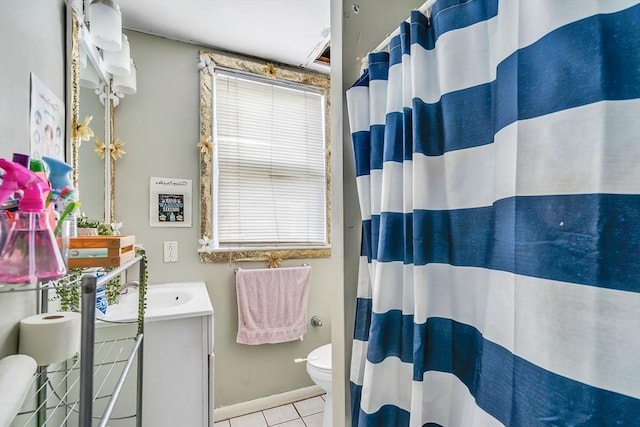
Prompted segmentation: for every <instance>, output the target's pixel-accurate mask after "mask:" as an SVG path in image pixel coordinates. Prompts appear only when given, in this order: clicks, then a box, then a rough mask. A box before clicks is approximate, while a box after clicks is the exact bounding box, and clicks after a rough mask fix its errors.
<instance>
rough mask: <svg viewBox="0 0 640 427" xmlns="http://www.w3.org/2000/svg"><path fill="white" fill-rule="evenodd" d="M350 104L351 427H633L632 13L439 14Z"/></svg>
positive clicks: (505, 0) (376, 64) (377, 64)
mask: <svg viewBox="0 0 640 427" xmlns="http://www.w3.org/2000/svg"><path fill="white" fill-rule="evenodd" d="M431 16H432V18H431V19H427V17H425V16H424V15H423V14H421V13H420V12H418V11H414V12H412V14H411V19H410V22H409V23H402V25H401V27H400V35H399V36H397V37H395V38H394V39H393V40H392V42H391V45H390V52H389V53H374V54H370V56H369V65H368V70H367V71H365V73H364V74H363V76H362V77H361V78H360V79H359V81H358V82H356V83H355V85H354V86H353V87H352V88H351V89H349V90H348V92H347V102H348V109H349V122H350V127H351V132H352V143H353V148H354V154H355V160H356V175H357V177H356V180H357V187H358V192H359V198H360V206H361V214H362V219H363V221H362V233H363V243H362V256H361V264H360V267H361V268H360V278H359V284H358V299H357V310H356V324H355V333H354V344H353V359H352V366H351V392H352V402H353V407H352V410H353V425H354V426H389V427H399V426H430V427H431V426H447V427H453V426H459V427H474V426H482V427H485V426H523V427H532V426H597V427H601V426H640V2H638V1H626V0H600V1H597V0H500V1H498V0H438V1H437V2H436V3H435V5H434V6H433V9H432V11H431Z"/></svg>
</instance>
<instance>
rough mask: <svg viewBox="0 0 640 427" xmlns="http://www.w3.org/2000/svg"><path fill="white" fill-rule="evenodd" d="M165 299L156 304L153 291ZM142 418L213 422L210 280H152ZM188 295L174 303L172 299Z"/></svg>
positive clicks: (161, 422) (165, 425) (159, 425)
mask: <svg viewBox="0 0 640 427" xmlns="http://www.w3.org/2000/svg"><path fill="white" fill-rule="evenodd" d="M154 294H155V295H159V296H160V298H158V299H157V301H163V302H162V305H165V306H166V307H164V308H159V307H158V308H155V307H154V306H153V304H154V298H153V295H154ZM149 297H150V298H149V305H148V311H147V315H146V316H145V337H144V342H145V344H144V345H145V348H144V357H143V359H144V378H143V392H142V395H143V405H142V406H143V410H142V419H143V424H144V425H145V426H153V427H175V426H193V427H200V426H202V427H207V426H211V425H213V417H212V412H213V407H214V406H213V378H214V375H213V357H214V356H213V308H212V306H211V302H210V299H209V294H208V293H207V288H206V285H205V283H204V282H188V283H172V284H161V285H150V286H149ZM180 299H182V300H183V301H186V302H185V303H183V304H180V305H176V306H171V302H173V301H175V302H180Z"/></svg>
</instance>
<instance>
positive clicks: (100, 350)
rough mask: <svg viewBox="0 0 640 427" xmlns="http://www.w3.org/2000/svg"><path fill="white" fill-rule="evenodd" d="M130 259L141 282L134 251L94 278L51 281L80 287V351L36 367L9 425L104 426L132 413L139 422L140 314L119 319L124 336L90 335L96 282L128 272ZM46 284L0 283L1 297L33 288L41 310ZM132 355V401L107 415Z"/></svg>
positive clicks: (142, 264) (139, 261)
mask: <svg viewBox="0 0 640 427" xmlns="http://www.w3.org/2000/svg"><path fill="white" fill-rule="evenodd" d="M134 265H139V274H140V278H141V283H142V282H143V281H142V278H143V277H144V274H145V272H144V269H145V268H146V265H145V262H144V259H143V257H140V256H138V257H136V258H134V259H133V260H131V261H130V262H128V263H126V264H124V265H122V266H121V267H118V268H115V269H113V270H111V271H109V272H108V273H107V274H105V275H104V276H101V277H99V278H96V277H95V276H94V275H84V276H82V277H81V278H79V279H78V280H77V281H74V282H69V283H67V284H65V285H62V286H56V287H57V288H60V287H63V288H74V287H76V288H80V292H81V298H82V307H83V310H82V337H81V350H80V354H78V355H76V356H75V357H73V358H71V359H69V360H67V361H65V362H62V363H57V364H54V365H49V366H41V367H39V368H38V371H37V373H36V374H35V375H34V378H33V380H32V384H31V387H30V389H29V393H28V395H27V397H26V398H25V401H24V405H23V407H22V409H21V411H20V412H19V413H18V415H17V416H16V418H15V420H14V421H13V423H12V424H11V427H34V426H37V427H42V426H65V427H75V426H79V427H92V426H98V427H105V426H106V425H107V423H108V422H109V420H116V419H134V418H135V425H136V426H138V427H140V426H142V359H143V357H142V356H143V355H142V349H143V322H142V319H137V320H134V321H132V322H130V325H131V327H129V328H127V327H126V325H122V326H123V328H124V331H125V334H128V336H126V337H124V338H109V339H100V340H96V339H95V296H96V289H97V287H99V286H100V285H102V284H104V283H107V282H109V281H110V280H112V279H113V278H115V277H116V276H117V275H120V274H122V273H125V272H127V270H128V269H129V268H131V267H133V266H134ZM50 289H52V287H51V283H44V284H38V285H37V286H31V287H14V288H9V289H4V288H3V289H1V290H0V297H1V294H3V293H10V292H24V291H40V292H36V294H37V295H38V299H39V307H40V312H46V311H47V302H48V298H47V293H48V291H49V290H50ZM144 294H145V292H140V298H144ZM142 306H144V305H143V304H142ZM139 316H140V317H143V316H144V313H140V314H139ZM136 359H137V375H136V379H135V389H136V390H135V394H136V399H135V400H136V402H135V407H134V408H133V409H132V410H131V413H127V414H119V415H118V416H117V417H115V416H114V417H112V416H111V415H112V412H113V410H114V407H115V405H116V402H117V400H118V397H119V396H120V393H121V391H122V389H123V387H124V384H125V381H126V380H127V377H128V374H129V372H130V371H131V367H132V366H133V363H134V362H135V361H136Z"/></svg>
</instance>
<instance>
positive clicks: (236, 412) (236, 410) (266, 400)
mask: <svg viewBox="0 0 640 427" xmlns="http://www.w3.org/2000/svg"><path fill="white" fill-rule="evenodd" d="M321 394H324V390H322V389H321V388H320V386H318V385H312V386H309V387H304V388H299V389H297V390H292V391H287V392H285V393H280V394H274V395H271V396H267V397H261V398H259V399H254V400H249V401H247V402H240V403H236V404H235V405H229V406H222V407H220V408H216V409H214V412H213V416H214V420H215V422H218V421H223V420H228V419H229V418H235V417H239V416H242V415H246V414H251V413H253V412H258V411H264V410H265V409H269V408H274V407H276V406H281V405H287V404H289V403H293V402H297V401H299V400H304V399H309V398H311V397H315V396H319V395H321Z"/></svg>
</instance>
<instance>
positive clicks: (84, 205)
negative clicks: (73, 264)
mask: <svg viewBox="0 0 640 427" xmlns="http://www.w3.org/2000/svg"><path fill="white" fill-rule="evenodd" d="M66 6H67V22H68V28H69V29H70V31H69V34H68V38H67V40H68V47H67V51H68V58H69V61H68V63H67V67H68V76H69V82H70V84H69V88H68V91H67V99H68V105H69V111H70V114H69V128H70V132H69V135H70V137H69V140H68V149H67V153H69V154H68V158H67V162H68V163H70V164H71V165H72V166H73V169H74V172H73V175H72V181H73V185H74V187H75V188H76V189H77V192H78V195H79V200H80V203H81V208H80V212H82V213H84V214H86V216H87V217H88V218H90V219H94V220H101V221H103V222H104V223H105V224H112V223H115V221H116V218H115V196H114V193H115V166H116V160H117V159H118V158H120V157H121V156H122V154H123V153H124V151H123V150H122V146H123V145H124V143H123V142H122V141H120V140H119V139H118V138H117V135H116V132H115V119H114V108H115V107H117V105H118V104H119V102H120V100H121V99H122V98H123V97H124V96H125V95H132V94H135V93H136V69H135V64H134V63H133V60H132V59H131V58H130V49H129V44H128V41H127V38H126V36H125V35H124V34H122V17H121V15H120V9H119V7H118V5H117V3H115V2H114V1H112V0H84V1H83V0H67V1H66Z"/></svg>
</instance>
